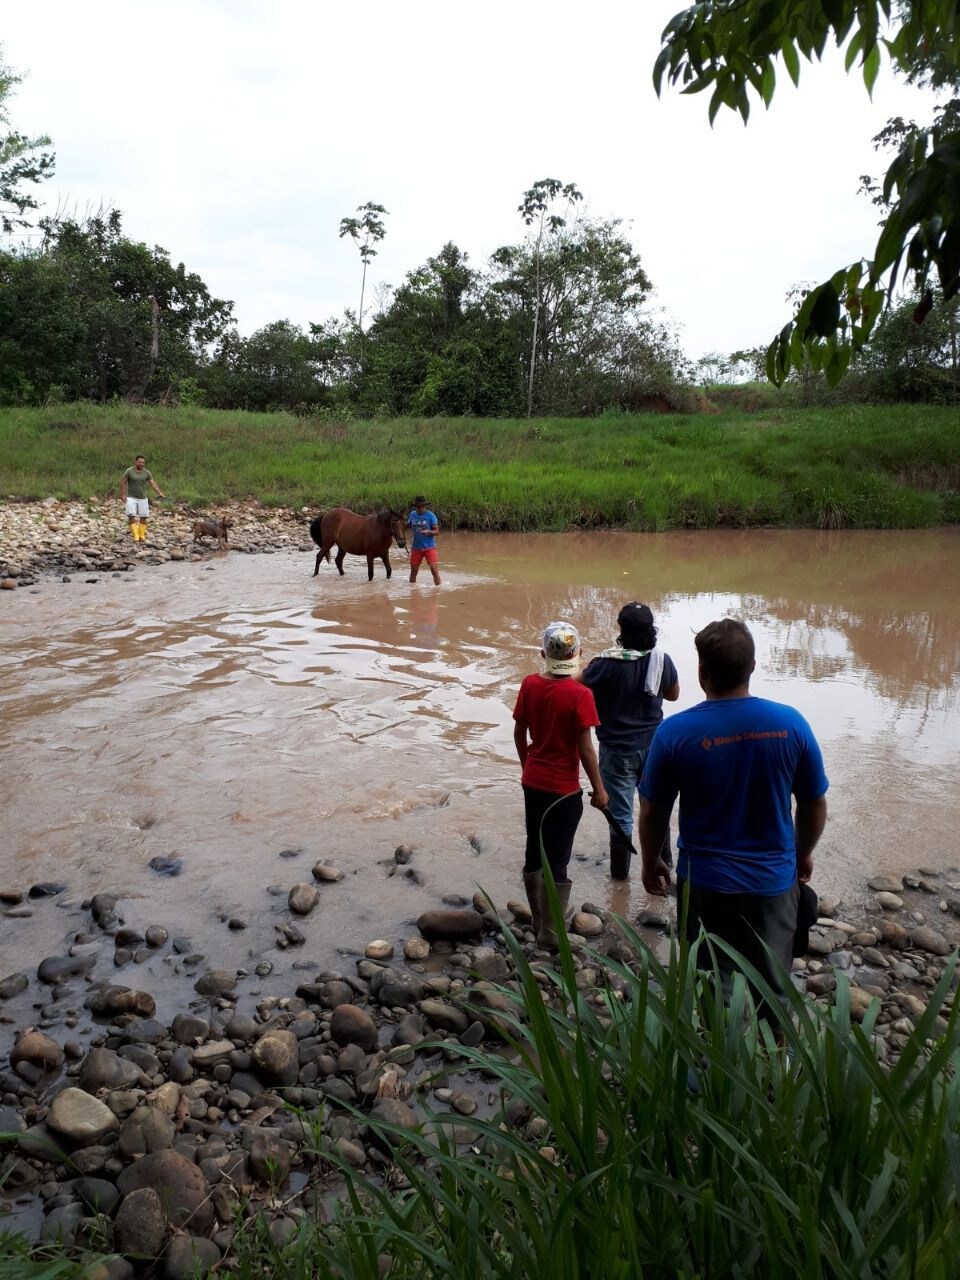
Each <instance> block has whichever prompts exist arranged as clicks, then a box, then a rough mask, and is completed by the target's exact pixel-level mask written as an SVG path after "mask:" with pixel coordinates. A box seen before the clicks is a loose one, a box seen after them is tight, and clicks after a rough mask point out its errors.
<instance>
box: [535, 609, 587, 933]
mask: <svg viewBox="0 0 960 1280" xmlns="http://www.w3.org/2000/svg"><path fill="white" fill-rule="evenodd" d="M540 653H541V656H542V657H543V658H544V660H545V661H546V666H547V674H546V675H530V676H527V677H526V678H525V679H524V681H523V683H522V684H521V685H520V692H519V694H518V695H517V705H516V706H515V707H514V709H513V718H514V720H515V721H516V724H515V726H514V730H513V741H514V743H515V744H516V748H517V755H518V756H519V757H520V764H521V766H522V769H523V772H522V773H521V776H520V781H521V784H522V786H523V807H524V815H525V817H526V824H527V847H526V855H525V860H524V865H523V884H524V888H525V889H526V892H527V901H528V902H529V904H530V911H531V913H532V915H533V930H534V934H535V936H536V938H537V941H538V942H539V943H541V944H542V945H544V946H556V944H557V938H556V933H555V932H554V930H553V928H552V926H551V922H550V911H549V907H548V905H547V901H546V895H545V893H544V887H543V859H544V858H546V860H547V862H548V863H549V864H550V870H551V872H552V873H553V878H554V881H555V883H556V886H557V893H558V895H559V898H560V905H561V907H562V908H563V911H564V913H566V909H567V904H568V903H569V901H570V890H571V884H570V880H569V879H568V877H567V865H568V863H569V862H570V855H571V854H572V852H573V839H574V836H575V835H576V833H577V827H578V826H579V825H580V819H581V817H582V816H583V792H582V790H581V788H580V766H581V764H582V765H583V767H584V770H585V771H586V774H587V777H588V778H589V779H590V786H591V787H592V788H593V789H592V791H591V793H590V797H591V798H590V803H591V804H592V805H593V807H594V808H595V809H603V808H605V807H606V804H607V793H606V791H605V789H604V786H603V782H602V780H601V778H600V769H599V766H598V764H597V753H596V752H595V751H594V748H593V739H592V736H591V733H590V730H591V729H593V728H595V727H596V726H597V725H598V724H599V723H600V717H599V716H598V715H597V708H596V704H595V703H594V700H593V694H592V693H591V692H590V690H589V689H588V688H586V687H585V686H584V685H582V684H578V683H577V682H576V681H574V680H572V679H571V678H570V677H571V676H572V675H574V674H575V673H576V672H577V671H578V670H579V667H580V636H579V635H578V634H577V629H576V627H574V626H572V625H571V624H570V623H569V622H551V623H550V625H549V626H548V627H547V629H546V631H545V632H544V633H543V648H542V649H541V650H540ZM541 846H542V847H541Z"/></svg>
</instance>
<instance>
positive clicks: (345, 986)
mask: <svg viewBox="0 0 960 1280" xmlns="http://www.w3.org/2000/svg"><path fill="white" fill-rule="evenodd" d="M319 995H320V1000H319V1002H320V1005H321V1006H323V1007H324V1009H337V1007H339V1005H352V1004H353V997H355V995H356V992H355V991H353V988H352V987H351V986H349V983H347V982H343V980H342V979H340V978H332V979H330V982H325V983H323V986H321V987H320V993H319Z"/></svg>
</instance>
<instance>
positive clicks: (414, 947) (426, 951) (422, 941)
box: [403, 938, 430, 961]
mask: <svg viewBox="0 0 960 1280" xmlns="http://www.w3.org/2000/svg"><path fill="white" fill-rule="evenodd" d="M403 954H404V957H405V958H406V959H407V960H411V961H419V960H426V959H427V957H428V956H429V955H430V943H429V942H428V941H427V940H426V938H408V939H407V940H406V942H405V943H404V944H403Z"/></svg>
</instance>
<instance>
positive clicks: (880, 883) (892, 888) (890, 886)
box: [867, 876, 903, 893]
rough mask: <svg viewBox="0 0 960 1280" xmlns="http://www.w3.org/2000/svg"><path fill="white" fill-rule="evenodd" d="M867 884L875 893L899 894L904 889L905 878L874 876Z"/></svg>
mask: <svg viewBox="0 0 960 1280" xmlns="http://www.w3.org/2000/svg"><path fill="white" fill-rule="evenodd" d="M867 884H868V886H869V887H870V888H871V889H872V890H873V891H874V893H899V892H900V891H901V889H902V888H903V877H902V876H873V877H872V879H870V880H868V881H867Z"/></svg>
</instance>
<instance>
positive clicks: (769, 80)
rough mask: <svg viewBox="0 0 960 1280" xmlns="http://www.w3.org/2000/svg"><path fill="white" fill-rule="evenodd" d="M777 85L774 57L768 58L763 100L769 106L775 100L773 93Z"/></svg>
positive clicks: (764, 73) (764, 75) (764, 74)
mask: <svg viewBox="0 0 960 1280" xmlns="http://www.w3.org/2000/svg"><path fill="white" fill-rule="evenodd" d="M776 87H777V73H776V71H775V70H774V66H773V59H772V58H768V59H767V61H766V63H765V65H764V68H763V89H762V93H763V101H764V104H765V105H766V106H768V107H769V105H770V103H771V102H772V101H773V94H774V91H775V89H776Z"/></svg>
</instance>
